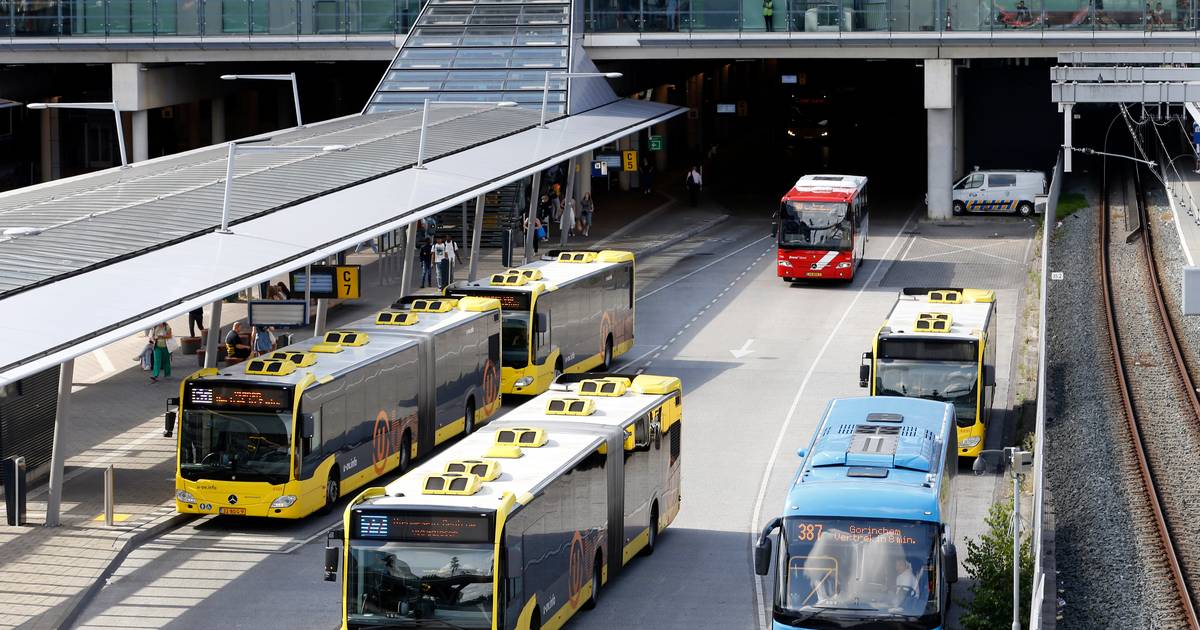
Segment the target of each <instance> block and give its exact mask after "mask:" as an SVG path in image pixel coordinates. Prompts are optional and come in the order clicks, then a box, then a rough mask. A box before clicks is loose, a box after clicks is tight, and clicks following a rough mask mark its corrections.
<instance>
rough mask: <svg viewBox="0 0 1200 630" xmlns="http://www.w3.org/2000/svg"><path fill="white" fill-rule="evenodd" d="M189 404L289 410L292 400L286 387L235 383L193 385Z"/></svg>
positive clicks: (227, 407)
mask: <svg viewBox="0 0 1200 630" xmlns="http://www.w3.org/2000/svg"><path fill="white" fill-rule="evenodd" d="M187 402H188V404H190V405H196V406H203V407H221V408H226V409H229V408H236V409H247V410H254V409H261V410H266V411H288V410H290V409H291V405H292V401H291V396H290V395H289V392H288V391H287V390H285V389H257V388H256V389H251V388H246V387H238V386H233V385H193V386H192V387H191V388H190V391H189V392H188V399H187Z"/></svg>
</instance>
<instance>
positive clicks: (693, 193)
mask: <svg viewBox="0 0 1200 630" xmlns="http://www.w3.org/2000/svg"><path fill="white" fill-rule="evenodd" d="M686 184H687V190H688V201H689V202H691V204H692V205H693V206H694V205H696V203H698V202H699V200H700V190H701V189H703V188H704V177H703V176H702V175H701V174H700V167H699V166H693V167H692V170H690V171H688V174H687V181H686Z"/></svg>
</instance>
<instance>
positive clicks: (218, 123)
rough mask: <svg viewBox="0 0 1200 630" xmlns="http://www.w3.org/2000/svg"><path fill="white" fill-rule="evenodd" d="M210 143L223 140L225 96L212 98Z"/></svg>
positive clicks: (217, 142)
mask: <svg viewBox="0 0 1200 630" xmlns="http://www.w3.org/2000/svg"><path fill="white" fill-rule="evenodd" d="M210 115H211V116H212V143H213V144H220V143H222V142H225V97H223V96H218V97H216V98H214V99H213V100H212V112H211V113H210Z"/></svg>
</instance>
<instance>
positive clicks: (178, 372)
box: [0, 193, 728, 629]
mask: <svg viewBox="0 0 1200 630" xmlns="http://www.w3.org/2000/svg"><path fill="white" fill-rule="evenodd" d="M727 216H728V215H726V214H725V213H724V212H723V211H722V210H721V209H720V208H719V207H718V206H717V205H716V204H715V203H712V202H710V203H704V204H701V206H699V207H696V208H689V207H686V206H684V205H682V204H678V203H675V202H674V200H673V199H671V198H669V197H666V196H662V195H649V196H642V195H640V194H638V193H627V194H624V195H612V194H610V195H606V196H605V198H604V200H603V204H601V203H599V202H598V208H597V212H596V221H595V224H594V225H593V229H592V231H591V236H590V237H588V238H576V239H571V241H570V242H569V244H568V247H595V246H603V247H610V248H623V249H631V250H633V251H635V252H636V253H638V255H639V256H648V255H651V254H653V253H654V252H656V251H659V250H661V249H664V248H665V247H669V246H670V245H673V244H674V243H677V242H680V241H682V240H684V239H686V238H689V237H691V236H693V235H695V234H698V233H699V232H701V231H704V230H706V229H709V228H711V227H713V226H715V225H716V224H718V223H720V222H721V221H722V220H724V219H725V218H727ZM627 226H628V227H627ZM553 236H554V238H553V239H552V241H551V242H550V243H543V244H542V252H545V251H546V249H554V248H557V247H558V245H557V243H558V238H557V237H558V233H557V230H555V231H554V232H553ZM483 253H484V255H483V257H482V258H481V263H480V274H481V276H482V275H483V274H486V273H493V272H495V271H499V270H500V269H501V267H500V254H499V251H497V250H484V252H483ZM520 255H521V250H519V249H518V251H517V257H518V261H519V257H520ZM348 258H349V261H350V262H353V263H361V264H363V265H364V268H363V280H362V286H363V293H364V298H363V299H362V300H359V301H356V302H353V303H345V304H343V305H341V306H339V307H338V308H335V309H333V310H331V311H330V314H329V322H330V327H334V326H336V325H338V324H339V323H345V322H348V321H352V320H355V319H358V318H361V317H365V316H366V315H368V314H370V313H372V312H374V311H376V310H378V309H380V308H382V307H384V306H386V305H388V304H390V303H391V302H392V301H393V300H394V299H395V297H396V295H395V291H396V287H397V286H398V284H399V279H398V276H399V272H398V269H399V265H398V264H395V263H397V262H398V261H395V260H392V261H389V264H385V265H383V267H384V268H385V269H384V271H385V273H384V274H383V275H384V277H383V278H382V282H381V278H380V265H378V264H376V263H377V261H378V256H377V255H376V254H373V253H360V254H351V255H350V256H349V257H348ZM464 260H465V257H464ZM389 270H392V271H394V273H392V272H391V271H389ZM465 273H466V272H465V267H464V268H460V270H459V271H458V272H457V276H458V277H459V278H462V277H465ZM223 310H224V315H225V317H224V319H225V322H226V323H227V324H228V323H229V322H231V321H233V318H234V317H238V318H241V317H244V315H245V305H244V304H241V303H237V304H225V306H224V307H223ZM205 322H206V323H208V312H207V309H206V312H205ZM170 323H171V327H172V329H173V330H174V332H175V334H176V335H183V334H186V333H187V319H186V317H181V318H178V319H176V320H172V321H171V322H170ZM306 334H311V332H306V331H299V335H297V338H300V337H302V336H304V335H306ZM145 343H146V340H145V337H143V336H142V335H135V336H132V337H130V338H127V339H123V340H121V341H118V342H115V343H113V344H110V345H109V346H106V347H105V348H103V349H101V350H97V351H95V352H93V353H90V354H88V355H85V356H83V357H80V358H78V359H76V362H75V382H74V387H73V391H74V392H75V393H74V396H73V399H72V406H71V414H70V415H71V418H70V421H69V422H68V423H67V424H68V428H67V432H66V433H65V438H64V442H65V445H66V450H67V453H68V455H69V456H68V458H67V465H66V475H65V482H64V485H63V504H62V508H61V515H62V516H61V521H62V526H61V527H57V528H46V527H43V526H42V523H44V522H45V510H46V503H45V501H46V487H45V485H44V484H42V485H40V486H39V487H36V488H35V489H34V490H32V491H31V492H30V494H29V523H30V525H28V526H25V527H8V526H3V525H0V628H3V627H16V626H21V627H23V628H36V629H41V628H59V627H64V626H68V625H69V624H70V623H71V622H72V621H73V616H74V614H76V612H77V610H78V609H80V608H81V606H80V604H81V603H82V602H86V601H87V599H88V598H90V597H91V595H92V594H94V592H95V591H96V590H98V589H99V588H100V587H101V586H103V584H104V581H105V580H106V579H107V577H108V576H109V575H110V573H111V571H112V570H114V569H115V568H116V567H117V566H118V565H120V563H121V560H122V559H123V558H124V556H125V554H127V553H128V552H129V551H130V550H131V549H132V548H134V547H136V546H137V545H139V544H140V543H141V542H142V541H144V540H147V539H150V538H153V537H155V536H157V535H159V534H161V533H162V532H164V531H166V530H168V529H171V528H173V527H175V526H177V525H178V524H180V523H182V522H185V521H186V520H188V519H190V518H191V517H188V516H181V515H177V514H175V513H174V503H173V500H172V494H173V491H174V479H175V440H174V439H168V438H164V437H163V436H162V430H163V412H164V410H165V400H166V398H168V397H171V396H175V395H178V387H179V379H180V378H181V377H182V376H184V375H186V374H188V373H190V372H191V371H192V370H194V369H195V366H196V363H195V361H196V357H195V356H194V355H192V356H189V355H180V356H178V357H176V359H175V365H174V373H173V375H172V378H171V379H169V380H166V381H164V382H160V383H158V384H150V383H149V379H148V377H147V374H146V373H145V372H143V371H142V370H141V369H140V366H139V365H138V364H137V362H136V361H135V360H134V357H135V356H136V355H137V354H138V352H139V351H140V350H141V348H142V347H143V346H144V344H145ZM110 464H111V465H113V466H114V467H115V468H116V484H115V485H116V510H115V511H116V513H117V514H118V519H119V522H117V523H115V524H114V526H112V527H107V526H105V524H104V518H103V510H104V508H103V485H102V484H103V470H104V469H105V468H107V467H108V466H109V465H110Z"/></svg>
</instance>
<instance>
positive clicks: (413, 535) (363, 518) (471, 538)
mask: <svg viewBox="0 0 1200 630" xmlns="http://www.w3.org/2000/svg"><path fill="white" fill-rule="evenodd" d="M357 529H358V531H357V534H358V535H357V537H358V538H377V539H383V540H396V541H403V542H458V543H486V542H491V541H492V528H491V519H489V518H488V515H486V514H428V513H412V512H389V513H384V514H380V513H365V514H359V515H358V528H357Z"/></svg>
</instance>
